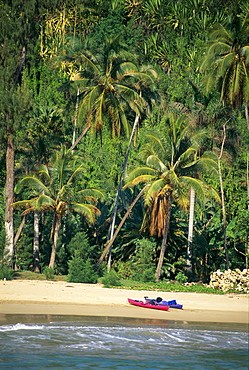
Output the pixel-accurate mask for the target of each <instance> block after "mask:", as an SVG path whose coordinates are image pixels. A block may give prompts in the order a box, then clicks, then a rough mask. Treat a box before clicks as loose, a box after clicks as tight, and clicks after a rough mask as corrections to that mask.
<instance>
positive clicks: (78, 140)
mask: <svg viewBox="0 0 249 370" xmlns="http://www.w3.org/2000/svg"><path fill="white" fill-rule="evenodd" d="M90 128H91V125H88V126H87V127H86V128H85V129H84V130H83V131H82V133H81V134H80V136H79V137H78V139H77V140H76V141H75V143H74V144H73V145H71V147H70V148H69V150H71V151H73V150H74V148H75V147H76V145H78V143H79V142H80V140H81V139H82V138H83V137H84V136H85V135H86V134H87V132H88V131H89V130H90Z"/></svg>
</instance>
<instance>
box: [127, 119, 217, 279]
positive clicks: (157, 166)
mask: <svg viewBox="0 0 249 370" xmlns="http://www.w3.org/2000/svg"><path fill="white" fill-rule="evenodd" d="M165 124H166V128H167V131H166V133H164V134H163V135H161V137H160V134H159V135H156V134H150V135H148V139H149V141H150V144H149V146H147V147H145V150H144V153H145V154H146V157H147V159H146V165H145V166H142V167H138V168H135V169H134V170H133V171H131V173H130V174H129V175H128V177H127V183H126V185H125V187H128V186H135V185H138V184H140V183H146V184H147V187H146V190H145V197H144V202H145V206H146V208H147V211H146V215H145V219H144V223H143V225H142V227H143V228H145V227H146V228H147V229H148V230H149V233H150V235H151V236H157V237H160V238H162V244H161V251H160V257H159V261H158V265H157V269H156V275H155V276H156V280H157V281H158V280H159V278H160V274H161V268H162V264H163V259H164V254H165V250H166V244H167V237H168V233H169V227H170V217H171V209H172V204H173V202H175V203H177V204H178V205H179V206H180V207H181V208H182V209H183V210H185V211H186V210H187V209H188V207H189V191H190V189H191V187H192V188H193V189H194V190H195V192H196V194H197V195H198V196H199V197H204V196H205V194H207V190H208V187H207V184H206V183H204V182H203V181H201V180H200V179H199V178H197V173H199V172H200V171H201V170H202V171H203V170H204V169H205V168H207V167H209V168H212V169H215V168H216V167H217V163H216V161H215V160H214V158H212V157H211V155H210V154H208V153H206V154H203V155H202V156H201V157H200V158H198V159H196V152H197V150H198V149H199V144H198V143H199V138H200V137H201V136H203V135H204V134H205V133H204V132H197V133H195V134H194V133H193V132H192V130H191V129H190V125H189V124H187V122H186V120H185V117H184V116H180V117H178V118H177V117H176V116H175V115H174V114H171V115H170V116H169V117H168V119H167V120H166V122H165ZM151 142H152V143H153V145H152V146H151Z"/></svg>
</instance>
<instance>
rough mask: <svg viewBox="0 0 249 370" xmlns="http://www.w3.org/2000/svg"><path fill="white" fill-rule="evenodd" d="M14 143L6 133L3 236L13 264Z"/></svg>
mask: <svg viewBox="0 0 249 370" xmlns="http://www.w3.org/2000/svg"><path fill="white" fill-rule="evenodd" d="M14 156H15V149H14V142H13V138H12V134H11V133H10V132H8V133H7V149H6V185H5V207H6V208H5V234H6V246H5V248H6V251H7V258H8V260H9V262H10V263H11V267H13V264H14V260H13V257H14V221H13V207H12V206H11V205H12V203H13V202H14V176H15V175H14Z"/></svg>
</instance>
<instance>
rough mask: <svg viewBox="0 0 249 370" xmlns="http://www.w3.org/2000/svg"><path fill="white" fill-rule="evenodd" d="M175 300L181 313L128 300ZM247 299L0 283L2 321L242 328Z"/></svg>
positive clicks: (46, 283) (88, 286) (248, 306)
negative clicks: (58, 318)
mask: <svg viewBox="0 0 249 370" xmlns="http://www.w3.org/2000/svg"><path fill="white" fill-rule="evenodd" d="M144 296H148V297H150V298H156V297H159V296H160V297H162V298H163V299H164V300H172V299H176V300H177V303H180V304H182V305H183V309H182V310H179V309H171V308H170V309H169V311H158V310H152V309H146V308H140V307H134V306H131V305H130V304H129V303H128V302H127V298H132V299H140V300H143V298H144ZM248 298H249V296H248V294H224V295H217V294H200V293H179V292H162V291H157V292H150V291H136V290H126V289H109V288H104V287H103V286H102V285H101V284H80V283H77V284H76V283H67V282H56V281H39V280H11V281H0V318H3V317H4V316H5V315H6V314H26V315H35V314H36V315H37V314H47V315H84V316H106V317H107V316H108V317H127V318H138V319H139V318H141V319H150V320H153V319H155V320H170V321H172V320H173V321H175V320H177V321H186V322H188V321H191V322H213V323H216V322H220V323H241V324H248V322H249V299H248Z"/></svg>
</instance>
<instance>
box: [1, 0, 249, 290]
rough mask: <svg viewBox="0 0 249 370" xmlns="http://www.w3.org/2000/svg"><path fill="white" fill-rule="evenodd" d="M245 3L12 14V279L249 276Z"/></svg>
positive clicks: (72, 7) (4, 77)
mask: <svg viewBox="0 0 249 370" xmlns="http://www.w3.org/2000/svg"><path fill="white" fill-rule="evenodd" d="M248 104H249V3H248V0H224V1H222V2H221V1H215V0H91V1H90V0H64V1H62V0H53V1H49V0H39V1H38V0H25V1H23V0H0V124H1V130H0V171H1V177H0V188H1V192H0V203H1V207H0V278H1V279H9V278H11V277H13V276H14V275H13V274H15V273H17V272H22V271H26V272H27V271H30V272H32V273H36V275H37V276H39V275H41V274H45V275H46V276H47V277H49V276H50V277H52V276H55V277H56V276H65V277H66V279H67V281H71V282H82V283H96V282H98V281H99V279H101V278H103V279H106V280H107V281H108V278H109V281H111V280H113V285H115V284H117V282H118V281H121V280H127V281H128V280H129V281H137V282H139V281H140V282H152V283H155V284H156V283H157V282H162V281H165V282H167V281H172V282H174V281H178V282H181V283H186V284H188V283H191V282H203V283H208V282H209V280H210V275H211V274H212V273H213V272H215V271H217V270H220V271H227V270H231V271H233V270H240V271H243V270H244V269H248V258H249V203H248V200H249V112H248Z"/></svg>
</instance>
